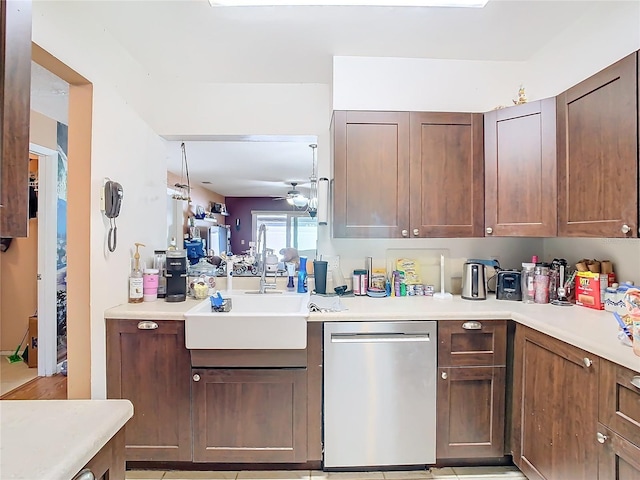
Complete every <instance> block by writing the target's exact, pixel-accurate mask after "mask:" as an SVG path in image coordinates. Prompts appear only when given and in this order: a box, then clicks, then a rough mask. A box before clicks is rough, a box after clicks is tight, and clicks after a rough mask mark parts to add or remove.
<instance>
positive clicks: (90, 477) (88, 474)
mask: <svg viewBox="0 0 640 480" xmlns="http://www.w3.org/2000/svg"><path fill="white" fill-rule="evenodd" d="M73 480H96V476H95V475H94V474H93V472H92V471H91V470H89V469H88V468H85V469H83V470H81V471H80V472H78V474H77V475H76V476H75V477H73Z"/></svg>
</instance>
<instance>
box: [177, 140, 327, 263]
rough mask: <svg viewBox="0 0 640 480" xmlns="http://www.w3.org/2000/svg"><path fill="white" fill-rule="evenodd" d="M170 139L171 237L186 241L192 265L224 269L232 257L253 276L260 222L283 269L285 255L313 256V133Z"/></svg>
mask: <svg viewBox="0 0 640 480" xmlns="http://www.w3.org/2000/svg"><path fill="white" fill-rule="evenodd" d="M168 140H169V152H170V154H169V158H168V161H167V169H168V172H167V193H168V207H169V208H168V216H167V223H168V241H169V242H171V240H172V239H175V242H176V245H177V247H178V248H180V246H184V247H185V248H186V250H187V256H188V259H189V263H190V265H191V270H194V269H196V268H197V267H201V268H202V269H205V268H206V269H207V270H208V271H211V269H212V268H214V267H215V268H214V272H215V274H217V275H225V274H226V265H227V260H228V258H229V257H232V258H233V271H234V274H235V275H257V274H258V262H259V253H260V252H257V251H256V242H257V237H258V231H259V229H260V226H261V225H265V226H266V229H267V235H266V237H267V240H266V248H267V251H268V252H269V253H271V252H272V253H273V254H275V255H276V256H277V257H278V262H279V263H278V273H279V274H280V275H284V272H285V262H295V263H296V264H297V263H298V259H299V256H306V257H307V258H310V259H313V258H314V257H315V254H316V246H317V218H316V217H315V209H317V158H316V149H315V145H316V143H317V138H316V137H315V136H255V135H254V136H214V137H206V138H203V137H199V138H186V139H175V138H170V139H168ZM179 239H181V240H182V242H183V243H182V245H181V244H180V243H181V242H180V240H179ZM229 263H231V262H229Z"/></svg>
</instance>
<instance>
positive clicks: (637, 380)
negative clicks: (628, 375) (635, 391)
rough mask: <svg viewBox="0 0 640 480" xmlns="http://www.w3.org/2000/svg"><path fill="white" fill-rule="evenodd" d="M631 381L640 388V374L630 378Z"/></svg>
mask: <svg viewBox="0 0 640 480" xmlns="http://www.w3.org/2000/svg"><path fill="white" fill-rule="evenodd" d="M629 382H630V383H631V385H633V386H634V387H636V388H640V375H636V376H635V377H633V378H632V379H631V380H629Z"/></svg>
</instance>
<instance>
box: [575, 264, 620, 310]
mask: <svg viewBox="0 0 640 480" xmlns="http://www.w3.org/2000/svg"><path fill="white" fill-rule="evenodd" d="M615 280H616V276H615V274H614V273H591V272H578V273H576V305H582V306H583V307H589V308H594V309H596V310H604V291H605V289H606V288H607V287H610V286H611V285H612V284H613V282H615Z"/></svg>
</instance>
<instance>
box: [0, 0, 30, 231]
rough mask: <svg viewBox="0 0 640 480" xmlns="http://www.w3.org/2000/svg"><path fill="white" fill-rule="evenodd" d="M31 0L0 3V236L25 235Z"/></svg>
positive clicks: (26, 221) (27, 182)
mask: <svg viewBox="0 0 640 480" xmlns="http://www.w3.org/2000/svg"><path fill="white" fill-rule="evenodd" d="M30 95H31V1H30V0H6V1H5V0H3V1H2V2H0V162H1V165H0V172H1V173H0V205H2V207H0V236H2V237H26V236H27V234H28V226H29V217H28V201H29V116H30V111H29V109H30V103H31V102H30V98H31V96H30Z"/></svg>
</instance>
